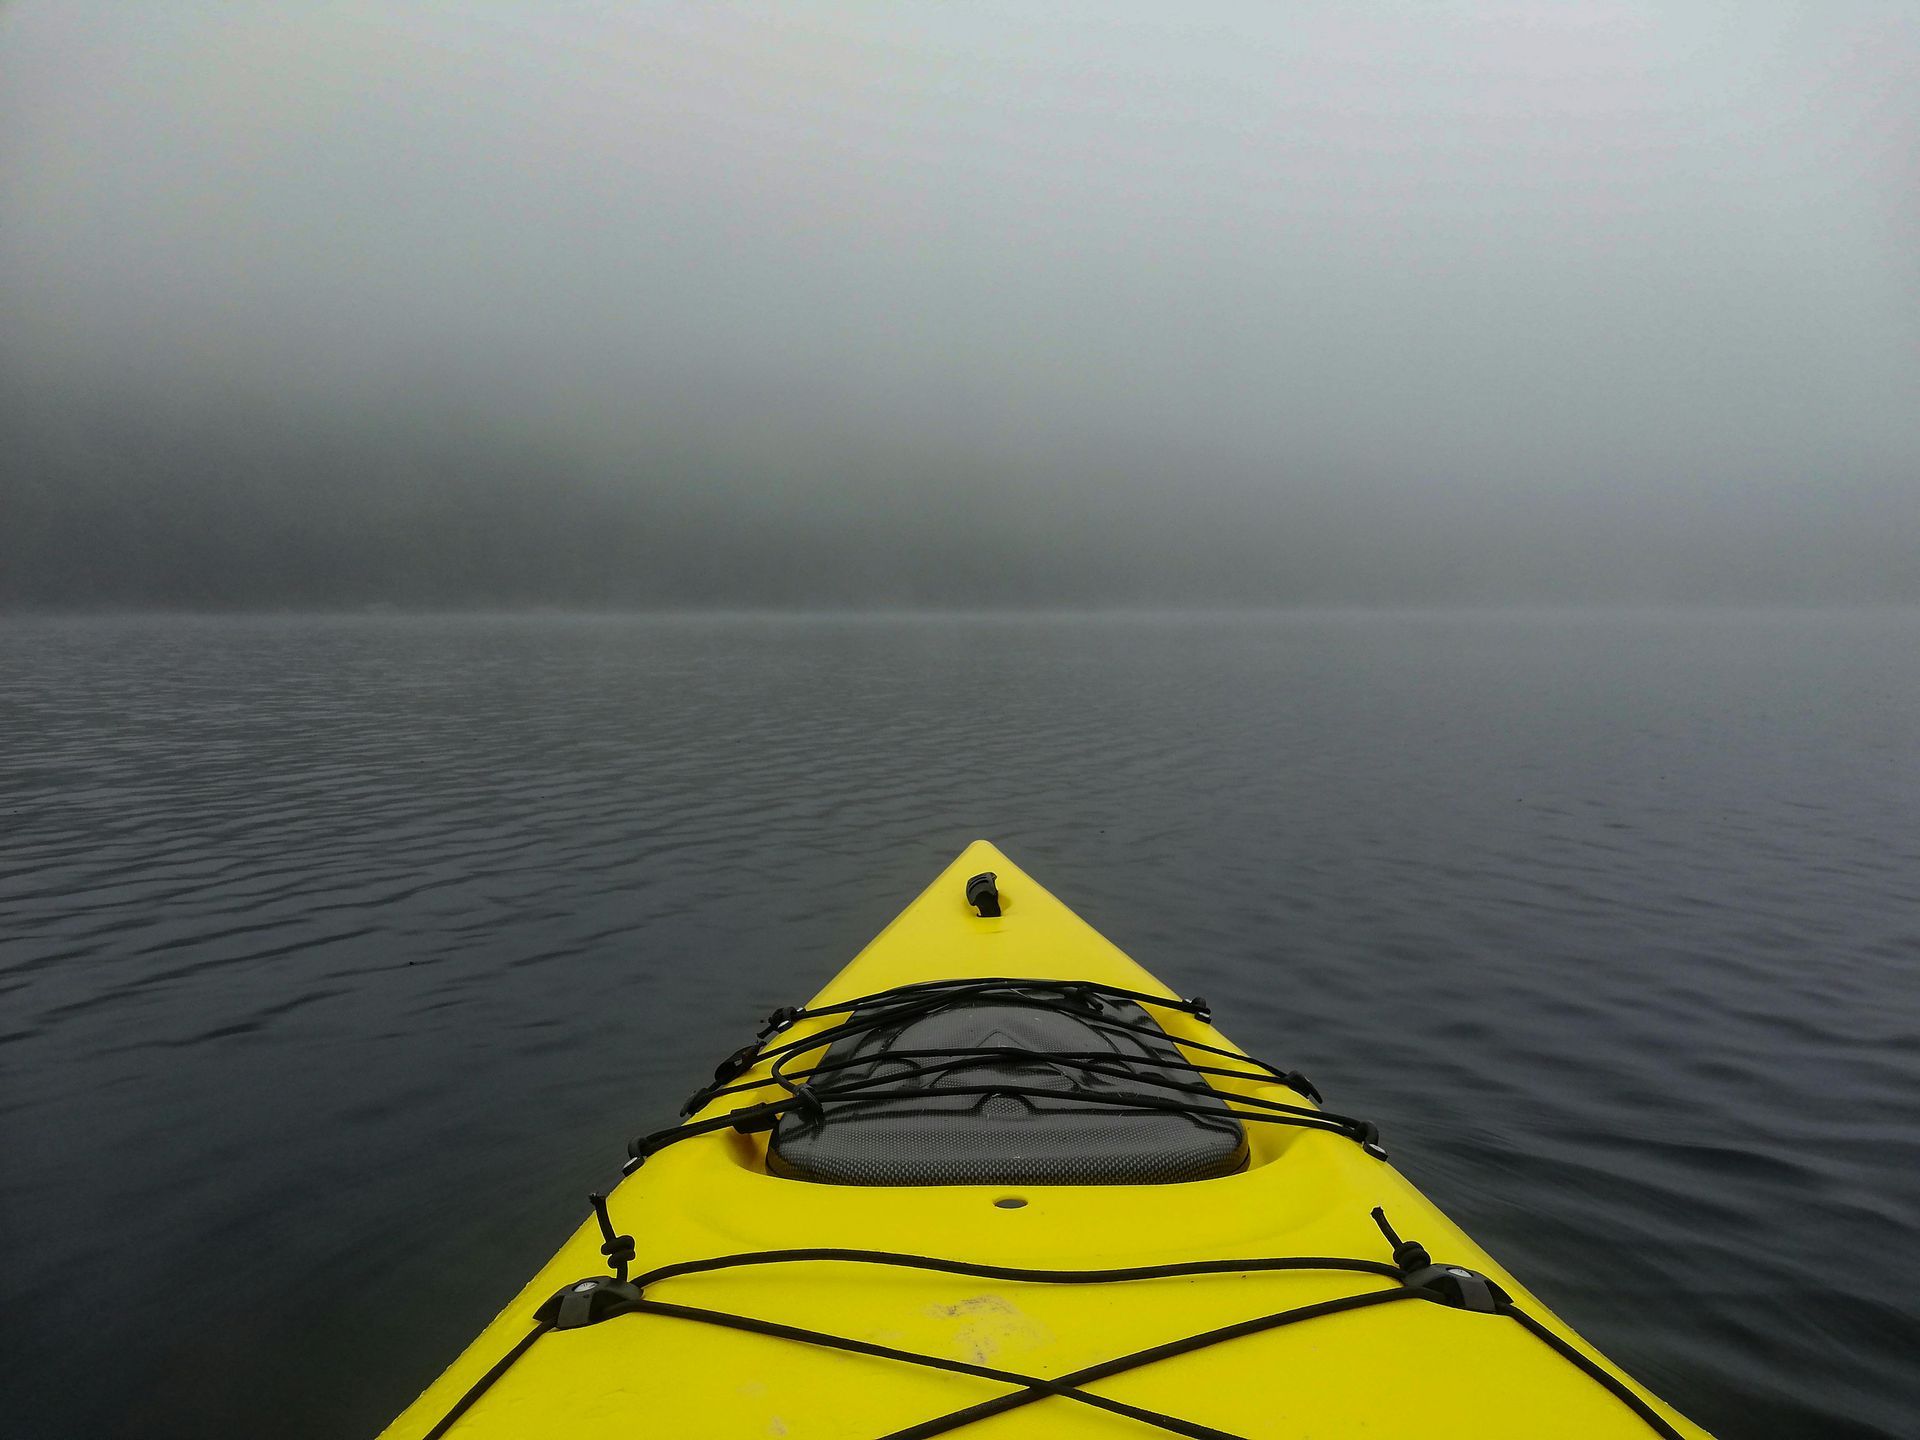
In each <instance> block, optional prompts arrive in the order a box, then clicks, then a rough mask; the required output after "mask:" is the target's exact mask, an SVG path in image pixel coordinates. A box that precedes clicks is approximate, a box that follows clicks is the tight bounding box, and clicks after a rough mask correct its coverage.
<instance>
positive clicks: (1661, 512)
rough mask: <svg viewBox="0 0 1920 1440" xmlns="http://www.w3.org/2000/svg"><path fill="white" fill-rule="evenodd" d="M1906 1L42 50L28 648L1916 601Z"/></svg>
mask: <svg viewBox="0 0 1920 1440" xmlns="http://www.w3.org/2000/svg"><path fill="white" fill-rule="evenodd" d="M1917 302H1920V4H1914V3H1905V4H1867V3H1854V0H1823V3H1818V4H1803V5H1787V4H1776V3H1765V0H1748V3H1740V4H1708V3H1695V4H1678V3H1676V4H1669V5H1664V6H1644V5H1624V4H1601V3H1579V0H1558V3H1555V0H1543V3H1538V4H1510V3H1499V0H1492V3H1478V4H1466V3H1461V4H1447V3H1435V4H1417V5H1416V4H1397V5H1386V4H1363V3H1329V4H1249V5H1242V6H1196V5H1187V4H1182V5H1177V6H1176V5H1169V4H1158V5H1147V6H1127V5H1116V4H1098V5H1084V6H1059V5H1052V6H1039V5H1024V6H996V5H987V4H980V3H966V4H940V5H931V4H926V5H913V4H888V5H877V4H876V5H862V6H852V5H832V6H826V5H820V6H790V7H772V6H726V5H717V4H704V3H703V4H689V5H642V4H559V3H552V0H544V3H538V4H535V3H527V4H509V3H505V0H496V3H489V4H465V5H455V4H425V3H415V4H406V5H392V4H388V3H372V0H367V3H340V4H318V3H314V4H301V3H286V4H276V5H254V4H240V5H235V4H189V3H183V0H180V3H147V4H137V3H126V0H117V3H112V4H99V5H88V4H82V3H73V0H68V3H59V4H55V3H32V0H27V3H14V4H12V5H10V6H7V7H6V8H5V9H4V10H0V381H4V385H5V389H4V392H0V430H3V431H4V434H0V439H4V441H5V447H4V451H3V452H0V487H3V488H0V602H5V603H13V604H23V603H24V604H35V603H147V602H152V603H172V604H179V603H189V604H254V603H257V604H271V605H280V604H308V603H357V602H360V601H365V600H378V599H391V600H395V601H398V602H401V603H468V602H499V601H508V602H512V601H549V602H560V603H576V602H577V603H592V604H599V603H615V604H654V603H748V604H761V603H775V604H780V603H803V604H804V603H824V604H842V603H895V604H898V603H917V604H997V603H1087V602H1100V601H1116V602H1144V603H1156V602H1166V601H1173V602H1192V603H1269V602H1277V603H1287V602H1298V601H1305V602H1349V601H1358V602H1382V603H1395V602H1426V601H1467V602H1481V601H1500V600H1524V599H1546V600H1571V601H1584V600H1602V601H1643V600H1710V601H1719V600H1729V601H1741V600H1770V599H1779V600H1820V601H1825V600H1854V599H1859V600H1878V599H1894V598H1904V599H1920V464H1917V463H1916V461H1920V385H1917V384H1916V379H1917V377H1920V363H1917V362H1920V303H1917Z"/></svg>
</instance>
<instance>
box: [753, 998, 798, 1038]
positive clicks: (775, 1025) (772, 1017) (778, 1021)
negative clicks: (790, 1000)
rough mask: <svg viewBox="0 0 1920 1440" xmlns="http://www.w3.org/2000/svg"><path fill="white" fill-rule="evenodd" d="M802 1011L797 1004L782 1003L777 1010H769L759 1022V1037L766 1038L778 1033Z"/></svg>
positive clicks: (796, 1018) (790, 1023)
mask: <svg viewBox="0 0 1920 1440" xmlns="http://www.w3.org/2000/svg"><path fill="white" fill-rule="evenodd" d="M802 1013H803V1012H802V1009H801V1007H800V1006H798V1005H782V1006H781V1007H780V1008H779V1009H778V1010H774V1011H772V1012H770V1013H769V1014H768V1016H767V1018H766V1019H765V1020H763V1021H761V1022H760V1032H759V1033H760V1038H761V1039H762V1040H766V1039H769V1038H770V1037H772V1036H775V1035H778V1034H779V1033H780V1032H781V1031H782V1030H785V1029H786V1028H787V1027H788V1026H790V1025H792V1024H793V1022H794V1021H796V1020H798V1019H799V1018H800V1016H801V1014H802Z"/></svg>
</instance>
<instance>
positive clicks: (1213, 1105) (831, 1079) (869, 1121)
mask: <svg viewBox="0 0 1920 1440" xmlns="http://www.w3.org/2000/svg"><path fill="white" fill-rule="evenodd" d="M859 1018H860V1013H859V1011H857V1010H856V1011H855V1012H854V1019H855V1020H856V1021H858V1020H859ZM1101 1019H1105V1020H1109V1021H1117V1022H1120V1023H1122V1024H1126V1025H1132V1026H1138V1027H1141V1028H1143V1029H1144V1030H1145V1031H1147V1032H1148V1033H1145V1034H1140V1033H1120V1032H1118V1031H1116V1030H1115V1029H1114V1028H1113V1027H1112V1026H1110V1025H1103V1024H1100V1023H1098V1021H1100V1020H1101ZM982 1048H999V1049H1007V1050H1018V1051H1021V1052H1025V1053H1023V1054H1020V1055H1007V1056H983V1057H980V1058H978V1059H976V1060H968V1061H966V1062H965V1063H963V1064H961V1065H958V1066H956V1067H955V1068H952V1069H943V1070H941V1071H940V1072H939V1073H937V1074H920V1075H916V1073H915V1070H916V1064H917V1063H924V1062H915V1061H913V1060H911V1059H906V1058H889V1057H890V1056H897V1054H898V1052H902V1051H940V1050H963V1049H965V1050H971V1049H982ZM1060 1054H1082V1055H1085V1054H1098V1055H1100V1056H1101V1057H1102V1061H1101V1068H1099V1069H1089V1068H1087V1067H1086V1066H1084V1065H1076V1064H1069V1063H1066V1062H1064V1061H1062V1060H1059V1059H1057V1058H1049V1056H1057V1055H1060ZM842 1062H849V1063H847V1065H846V1068H844V1069H835V1070H833V1071H832V1072H831V1074H830V1075H822V1076H821V1077H820V1083H819V1085H818V1087H817V1088H818V1092H819V1095H820V1101H821V1103H820V1105H819V1107H818V1109H817V1110H815V1111H813V1112H811V1113H809V1112H807V1111H806V1110H804V1109H800V1110H795V1111H790V1112H788V1113H787V1114H785V1115H782V1116H781V1117H780V1120H779V1122H778V1124H777V1125H776V1126H775V1127H774V1131H773V1134H772V1136H771V1137H770V1139H769V1143H768V1149H767V1168H768V1170H770V1171H771V1172H772V1173H773V1174H775V1175H780V1176H784V1177H786V1178H788V1179H793V1180H811V1181H817V1182H820V1183H823V1184H833V1185H1165V1184H1172V1183H1176V1182H1180V1181H1188V1180H1207V1179H1212V1178H1214V1177H1216V1176H1220V1175H1230V1174H1232V1173H1234V1172H1235V1171H1238V1170H1241V1169H1243V1168H1245V1166H1246V1163H1247V1140H1246V1133H1245V1130H1244V1128H1243V1127H1242V1126H1241V1124H1240V1122H1239V1121H1238V1120H1237V1119H1235V1118H1234V1117H1233V1115H1232V1114H1231V1112H1229V1110H1228V1109H1227V1107H1226V1105H1225V1103H1223V1101H1222V1100H1221V1099H1220V1097H1219V1096H1217V1095H1215V1094H1213V1093H1211V1092H1208V1093H1206V1094H1201V1095H1192V1094H1185V1093H1183V1092H1180V1091H1176V1090H1170V1089H1168V1088H1166V1087H1165V1086H1164V1085H1155V1084H1152V1083H1150V1082H1151V1081H1152V1080H1153V1079H1155V1078H1156V1077H1166V1078H1172V1079H1175V1080H1180V1081H1184V1082H1187V1083H1192V1082H1195V1081H1198V1080H1200V1079H1201V1078H1202V1077H1201V1076H1199V1075H1198V1074H1197V1073H1196V1072H1194V1071H1192V1070H1191V1069H1188V1068H1187V1067H1186V1062H1185V1061H1184V1060H1183V1059H1182V1058H1181V1056H1180V1053H1179V1051H1177V1050H1176V1049H1175V1048H1174V1046H1173V1043H1172V1041H1170V1040H1168V1039H1167V1038H1166V1036H1165V1035H1164V1034H1163V1032H1161V1030H1160V1028H1159V1027H1158V1026H1157V1025H1155V1024H1154V1023H1153V1021H1152V1020H1151V1019H1150V1018H1149V1017H1148V1015H1147V1013H1146V1011H1145V1010H1143V1009H1142V1008H1141V1007H1140V1006H1139V1005H1137V1004H1135V1003H1134V1002H1132V1001H1130V1000H1120V999H1113V998H1108V997H1105V996H1099V995H1086V996H1078V997H1073V998H1071V999H1064V998H1062V997H1061V996H1060V995H1058V994H1051V995H1046V996H1044V997H1043V996H1040V995H1036V996H1035V997H1034V998H1033V999H1032V1000H1031V1001H1023V1000H1021V999H1020V998H1018V997H1009V996H1004V995H996V996H993V997H992V998H983V999H979V1000H957V1001H955V1002H954V1003H953V1004H951V1005H948V1006H945V1007H942V1008H940V1009H937V1010H934V1011H932V1012H931V1013H926V1012H916V1013H913V1014H910V1015H907V1016H904V1017H902V1018H900V1019H899V1020H898V1021H896V1022H890V1023H889V1022H882V1023H881V1024H879V1025H877V1026H875V1027H874V1028H872V1029H857V1030H855V1031H853V1032H852V1033H849V1034H847V1035H844V1036H842V1037H841V1038H840V1039H838V1040H836V1041H834V1042H833V1043H832V1044H831V1045H829V1046H828V1047H827V1049H826V1051H825V1053H824V1054H823V1055H822V1056H821V1058H820V1061H819V1063H820V1064H822V1065H834V1066H838V1065H839V1064H841V1063H842ZM867 1079H874V1080H880V1081H886V1080H889V1079H897V1081H898V1083H897V1084H883V1085H878V1086H876V1087H875V1088H876V1089H890V1090H895V1091H896V1092H899V1091H911V1092H912V1093H911V1094H896V1096H895V1097H894V1098H884V1097H882V1098H876V1099H861V1098H859V1097H858V1095H857V1094H850V1095H842V1096H836V1095H835V1094H834V1093H833V1091H834V1090H835V1089H836V1088H838V1087H841V1086H844V1085H847V1084H849V1083H851V1082H855V1081H861V1080H867ZM996 1085H1007V1086H1010V1087H1023V1088H1033V1089H1047V1090H1055V1091H1062V1092H1065V1091H1069V1090H1071V1091H1076V1092H1080V1093H1079V1094H1078V1095H1076V1096H1065V1097H1053V1096H1034V1095H1018V1094H1012V1093H1005V1092H994V1091H993V1087H994V1086H996ZM961 1088H965V1089H969V1090H974V1089H986V1090H988V1091H990V1092H992V1093H986V1094H957V1093H953V1092H955V1091H956V1090H958V1089H961ZM1090 1095H1097V1096H1100V1097H1104V1098H1103V1099H1092V1098H1088V1097H1089V1096H1090ZM1137 1097H1144V1098H1147V1099H1149V1100H1157V1101H1159V1102H1160V1103H1162V1104H1164V1103H1166V1102H1168V1101H1177V1102H1179V1103H1180V1104H1182V1105H1183V1106H1185V1107H1187V1108H1185V1109H1183V1110H1180V1111H1168V1110H1159V1109H1151V1108H1147V1107H1145V1106H1139V1107H1135V1106H1129V1105H1127V1104H1125V1103H1114V1102H1115V1101H1116V1100H1117V1101H1121V1102H1124V1101H1125V1100H1127V1099H1129V1098H1137Z"/></svg>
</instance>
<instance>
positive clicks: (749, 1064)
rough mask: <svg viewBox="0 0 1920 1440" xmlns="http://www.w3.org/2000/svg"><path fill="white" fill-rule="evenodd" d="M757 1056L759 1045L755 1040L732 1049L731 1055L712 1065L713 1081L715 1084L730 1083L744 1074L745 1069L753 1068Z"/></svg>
mask: <svg viewBox="0 0 1920 1440" xmlns="http://www.w3.org/2000/svg"><path fill="white" fill-rule="evenodd" d="M759 1058H760V1046H759V1044H758V1043H757V1042H756V1043H754V1044H752V1045H742V1046H741V1047H740V1048H739V1049H738V1050H736V1051H734V1052H733V1053H732V1054H731V1055H729V1056H727V1058H726V1059H724V1060H722V1061H721V1062H720V1063H719V1064H718V1065H716V1066H714V1067H713V1083H714V1084H716V1085H731V1084H732V1083H733V1082H734V1081H736V1080H738V1079H739V1078H740V1077H741V1076H742V1075H744V1074H746V1073H747V1071H749V1070H751V1069H752V1068H753V1062H754V1061H756V1060H758V1059H759Z"/></svg>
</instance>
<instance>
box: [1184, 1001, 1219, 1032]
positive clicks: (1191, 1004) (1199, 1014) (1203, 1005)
mask: <svg viewBox="0 0 1920 1440" xmlns="http://www.w3.org/2000/svg"><path fill="white" fill-rule="evenodd" d="M1187 1013H1188V1014H1189V1015H1191V1016H1193V1018H1194V1019H1196V1020H1198V1021H1199V1022H1200V1023H1201V1024H1202V1025H1208V1024H1211V1023H1212V1022H1213V1007H1212V1006H1211V1005H1209V1004H1207V997H1206V996H1204V995H1189V996H1188V997H1187Z"/></svg>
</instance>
